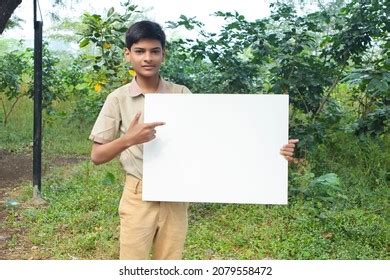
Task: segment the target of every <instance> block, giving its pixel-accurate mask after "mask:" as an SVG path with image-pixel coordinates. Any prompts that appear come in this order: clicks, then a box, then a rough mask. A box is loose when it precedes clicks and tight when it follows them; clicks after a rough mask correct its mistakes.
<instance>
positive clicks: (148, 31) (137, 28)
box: [126, 20, 165, 49]
mask: <svg viewBox="0 0 390 280" xmlns="http://www.w3.org/2000/svg"><path fill="white" fill-rule="evenodd" d="M142 39H155V40H159V41H160V43H161V46H162V48H163V49H164V48H165V33H164V31H163V30H162V28H161V26H160V25H159V24H158V23H156V22H153V21H149V20H142V21H138V22H136V23H134V24H133V25H131V26H130V27H129V29H128V30H127V32H126V47H127V48H128V49H130V48H131V46H132V45H133V44H135V43H138V42H139V41H140V40H142Z"/></svg>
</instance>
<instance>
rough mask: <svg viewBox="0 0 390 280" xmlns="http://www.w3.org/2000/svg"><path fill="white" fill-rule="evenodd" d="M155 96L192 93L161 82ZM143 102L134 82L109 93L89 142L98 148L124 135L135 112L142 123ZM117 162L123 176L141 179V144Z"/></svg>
mask: <svg viewBox="0 0 390 280" xmlns="http://www.w3.org/2000/svg"><path fill="white" fill-rule="evenodd" d="M156 92H158V93H191V92H190V90H189V89H188V88H186V87H185V86H182V85H177V84H174V83H171V82H168V81H165V80H164V79H162V78H160V83H159V86H158V89H157V91H156ZM144 101H145V96H144V92H143V90H142V89H141V88H140V87H139V85H138V84H137V82H136V80H135V79H133V80H132V81H131V82H130V83H128V84H126V85H124V86H122V87H120V88H118V89H116V90H115V91H113V92H112V93H110V94H109V95H108V96H107V99H106V101H105V102H104V105H103V107H102V110H101V111H100V113H99V116H98V118H97V119H96V122H95V125H94V126H93V129H92V132H91V135H90V136H89V139H90V140H92V141H94V142H97V143H100V144H105V143H108V142H111V141H113V140H115V139H116V138H118V137H120V136H122V135H123V134H125V133H126V132H127V130H128V128H129V126H130V123H131V121H132V120H133V119H134V117H135V115H136V114H137V112H142V115H141V118H140V122H143V116H144V114H143V112H144ZM156 121H159V120H156ZM119 160H120V162H121V164H122V166H123V169H124V170H125V171H126V173H128V174H131V175H133V176H135V177H137V178H139V179H142V167H143V144H140V145H134V146H131V147H130V148H128V149H126V150H124V151H123V152H122V153H121V155H120V159H119Z"/></svg>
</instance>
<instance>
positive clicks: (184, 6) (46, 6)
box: [3, 0, 270, 40]
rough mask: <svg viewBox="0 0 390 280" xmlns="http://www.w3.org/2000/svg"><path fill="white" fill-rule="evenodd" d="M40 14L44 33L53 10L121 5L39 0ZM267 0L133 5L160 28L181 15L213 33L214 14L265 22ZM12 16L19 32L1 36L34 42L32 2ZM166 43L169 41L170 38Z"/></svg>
mask: <svg viewBox="0 0 390 280" xmlns="http://www.w3.org/2000/svg"><path fill="white" fill-rule="evenodd" d="M39 2H40V7H41V12H42V15H43V22H44V23H43V25H44V30H47V29H48V28H50V27H51V26H52V24H51V22H50V16H49V14H48V13H49V12H50V11H53V9H54V10H56V11H57V13H58V14H59V15H60V16H61V17H65V16H75V17H78V16H80V15H81V14H82V13H83V12H86V11H88V12H91V13H98V14H102V13H103V11H107V10H108V9H109V8H110V7H112V6H114V8H115V9H116V10H119V9H120V8H121V7H120V1H113V0H100V1H86V0H80V1H78V3H77V1H71V0H68V3H71V2H72V4H73V9H71V8H67V9H64V8H59V7H55V8H53V7H52V5H51V3H52V2H53V1H51V0H40V1H39ZM269 2H270V0H133V1H132V3H133V4H135V5H138V6H139V7H140V8H145V9H146V10H147V17H148V19H150V20H154V21H157V22H158V23H160V24H161V25H163V26H164V25H165V22H166V21H176V20H178V19H179V16H180V15H181V14H184V15H186V16H187V17H194V16H196V17H197V19H198V20H200V21H201V22H203V23H205V29H206V30H207V31H210V32H216V31H218V30H219V28H220V26H221V25H222V19H217V18H216V17H213V16H211V14H212V13H214V12H216V11H230V12H233V11H237V12H239V13H240V14H242V15H244V16H245V17H246V19H247V20H255V19H259V18H264V17H266V16H268V15H269V14H270V11H269ZM15 15H16V16H18V17H19V18H21V19H23V20H24V21H25V22H24V23H22V28H15V29H11V30H9V31H6V32H4V34H3V36H4V37H11V38H15V39H25V40H32V39H33V34H34V30H33V24H32V22H33V1H32V0H23V1H22V4H21V5H20V6H19V7H18V8H17V9H16V10H15ZM167 35H168V39H169V35H170V34H167Z"/></svg>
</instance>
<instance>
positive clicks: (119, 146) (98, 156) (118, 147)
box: [91, 112, 165, 164]
mask: <svg viewBox="0 0 390 280" xmlns="http://www.w3.org/2000/svg"><path fill="white" fill-rule="evenodd" d="M140 117H141V113H140V112H139V113H137V114H136V115H135V117H134V119H133V120H132V121H131V124H130V126H129V129H128V130H127V132H126V133H125V134H124V135H123V136H122V137H120V138H117V139H115V140H113V141H111V142H108V143H106V144H100V143H97V142H94V144H93V145H92V151H91V160H92V162H93V163H95V164H102V163H105V162H108V161H110V160H112V159H113V158H114V157H116V156H117V155H118V154H120V153H121V152H123V151H124V150H126V149H128V148H130V147H131V146H133V145H137V144H142V143H145V142H149V141H151V140H153V139H154V138H156V129H155V128H156V127H157V126H160V125H164V124H165V123H164V122H154V123H139V118H140Z"/></svg>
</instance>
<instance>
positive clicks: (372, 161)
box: [0, 100, 390, 259]
mask: <svg viewBox="0 0 390 280" xmlns="http://www.w3.org/2000/svg"><path fill="white" fill-rule="evenodd" d="M30 106H31V102H30V101H28V100H24V101H23V102H22V103H21V106H20V107H18V111H17V112H18V113H17V114H16V115H14V116H13V118H12V119H11V121H10V123H9V127H7V128H6V129H4V130H3V129H2V130H1V132H0V139H1V142H0V143H1V146H0V148H6V149H13V150H16V151H24V150H26V145H27V146H28V143H30V139H31V138H30V137H31V135H30V132H29V131H31V124H30V120H31V114H32V112H31V111H29V110H30V109H29V108H30ZM64 106H65V105H64ZM89 131H90V128H88V129H85V130H83V129H82V130H80V129H79V128H77V126H76V125H73V124H67V123H66V121H65V120H62V119H56V120H55V122H53V123H51V124H50V125H47V127H46V128H45V143H44V150H45V152H46V153H47V154H49V155H53V156H54V155H56V154H83V155H85V154H88V153H89V149H90V143H89V142H88V140H86V138H87V136H88V133H89ZM10 134H13V136H12V135H10ZM324 143H325V144H322V145H319V146H318V147H317V149H316V150H315V151H314V152H312V153H310V154H309V156H308V158H307V159H306V161H304V162H303V163H301V164H300V165H299V166H295V167H291V170H290V197H289V204H288V206H268V205H235V204H206V203H194V204H191V205H190V216H189V220H190V221H189V232H188V238H187V242H186V246H185V251H184V258H185V259H390V254H389V251H390V248H389V244H390V236H389V235H390V226H389V205H388V198H389V197H390V196H389V194H390V193H389V187H388V179H389V173H388V170H389V160H390V157H389V156H388V152H386V151H389V150H390V149H389V144H390V140H389V138H388V137H385V138H383V139H382V140H372V139H368V138H367V139H357V138H355V137H353V136H352V135H350V134H348V133H344V132H337V133H336V132H335V133H331V134H329V135H327V139H325V141H324ZM327 173H336V174H337V178H338V179H339V181H340V184H339V186H337V188H334V192H326V191H327V189H326V187H324V186H322V188H325V192H324V189H319V190H317V192H313V186H312V183H313V178H318V177H319V176H321V175H324V174H327ZM123 179H124V174H123V173H122V171H121V167H120V166H119V163H118V162H117V161H113V162H110V163H108V164H105V165H102V166H94V165H93V164H91V163H90V162H89V161H85V162H81V163H79V164H77V165H74V166H72V167H70V166H65V167H57V168H55V169H54V171H52V173H50V174H49V175H47V176H46V177H45V179H44V181H43V195H44V197H45V199H46V200H47V201H48V202H49V203H48V205H47V206H46V207H43V208H36V207H33V206H32V205H30V198H31V195H32V193H31V187H30V186H29V185H22V186H21V187H20V188H18V190H17V191H16V192H14V193H13V195H14V197H15V198H16V199H17V200H18V201H21V202H22V207H20V208H16V209H10V210H9V215H8V218H7V221H6V226H7V227H8V228H10V229H14V230H15V232H19V233H20V232H21V233H23V234H19V233H15V234H14V235H13V236H12V238H11V240H10V241H9V242H8V246H9V247H17V246H19V245H20V244H21V243H26V244H30V245H31V246H33V247H34V248H35V250H34V251H33V252H30V253H29V255H28V256H23V258H29V257H30V258H31V257H32V258H45V259H46V258H49V259H117V258H118V248H119V244H118V242H119V241H118V237H119V236H118V234H119V217H118V214H117V208H118V203H119V199H120V196H121V191H122V185H123ZM293 189H296V190H298V192H295V191H292V190H293Z"/></svg>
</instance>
